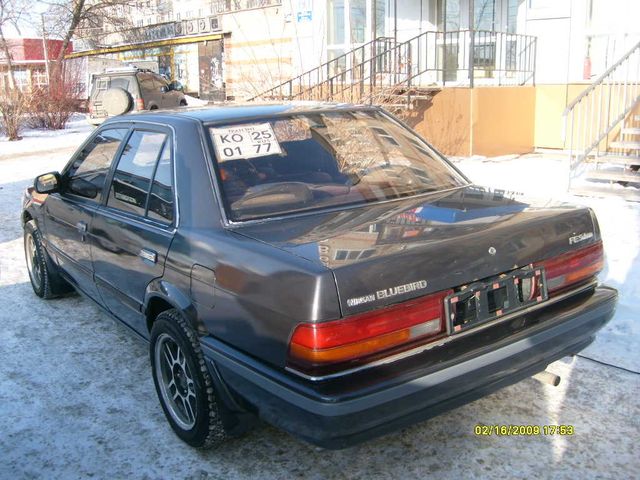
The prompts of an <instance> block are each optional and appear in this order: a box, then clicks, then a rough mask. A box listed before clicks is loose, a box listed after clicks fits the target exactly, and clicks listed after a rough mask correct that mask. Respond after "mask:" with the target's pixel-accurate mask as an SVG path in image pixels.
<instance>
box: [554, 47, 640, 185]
mask: <svg viewBox="0 0 640 480" xmlns="http://www.w3.org/2000/svg"><path fill="white" fill-rule="evenodd" d="M639 102H640V42H638V43H636V44H635V45H634V46H633V47H632V48H631V49H630V50H629V51H628V52H627V53H625V54H624V55H623V56H622V57H621V58H620V59H618V60H617V61H616V62H615V63H614V64H613V65H611V67H609V68H608V69H607V70H606V71H605V72H604V73H603V74H602V75H600V76H599V77H598V78H596V79H595V80H594V81H593V82H592V83H591V85H589V87H587V88H586V89H585V90H584V91H583V92H582V93H580V95H578V96H577V97H576V98H575V99H574V100H573V101H572V102H571V103H569V105H567V108H566V109H565V110H564V112H563V114H562V116H563V140H564V145H565V149H568V151H569V167H570V171H571V176H572V177H574V176H577V175H578V174H579V171H580V170H579V168H578V167H580V165H581V164H582V163H583V162H584V161H585V160H586V159H587V157H588V156H589V155H591V154H592V152H593V151H594V150H596V151H599V150H600V148H601V146H603V144H606V143H608V139H609V135H610V133H611V132H612V131H613V130H614V129H615V128H616V127H618V126H619V125H620V124H621V122H622V121H623V120H624V119H625V118H626V116H627V115H628V114H629V112H630V111H631V110H633V109H634V107H635V106H636V105H637V104H638V103H639Z"/></svg>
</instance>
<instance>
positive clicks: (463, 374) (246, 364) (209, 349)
mask: <svg viewBox="0 0 640 480" xmlns="http://www.w3.org/2000/svg"><path fill="white" fill-rule="evenodd" d="M616 301H617V292H616V291H615V290H613V289H610V288H607V287H599V288H597V289H596V290H595V291H594V293H593V294H592V295H590V296H588V297H586V298H584V299H583V300H581V301H580V302H573V303H571V304H569V305H568V306H565V307H563V308H562V309H560V310H558V309H555V310H554V311H553V312H546V313H542V314H540V316H541V317H544V316H545V315H546V316H549V318H543V319H542V320H543V321H541V322H540V323H539V324H536V325H535V326H533V327H531V328H528V329H526V330H524V331H522V332H520V333H519V334H517V335H514V336H513V338H510V339H509V341H508V342H504V341H503V342H501V343H499V344H496V345H495V348H491V349H489V350H487V349H486V348H485V349H484V350H483V352H482V353H480V354H475V355H474V354H473V352H472V353H471V354H468V355H462V356H461V357H460V358H458V359H456V361H455V362H446V363H445V365H444V366H436V367H435V368H434V366H430V367H428V368H426V369H424V371H421V370H420V369H417V370H415V369H414V370H413V371H412V372H411V373H412V376H411V377H410V378H409V379H407V378H406V376H405V377H402V379H399V378H398V376H396V377H392V378H389V377H388V376H385V375H379V376H378V377H377V376H376V375H377V373H376V371H375V369H372V370H371V371H370V372H368V373H367V376H368V379H367V381H366V382H364V383H363V384H362V386H361V387H360V386H358V388H356V389H355V390H354V389H353V388H351V389H349V391H344V392H341V391H339V390H338V391H336V390H335V389H332V388H327V385H317V384H313V383H312V382H309V381H306V380H303V379H300V378H294V377H292V376H291V375H289V374H286V373H283V372H279V371H276V370H274V369H270V368H268V367H265V366H264V365H263V364H260V363H258V362H256V361H255V360H254V359H251V358H250V357H246V356H243V355H242V354H239V353H238V352H237V351H235V350H232V349H230V348H229V347H228V346H226V345H224V344H221V343H219V342H216V341H215V340H212V339H210V338H207V339H206V340H205V341H203V349H204V352H205V355H206V356H207V358H208V359H209V361H211V362H214V363H215V366H216V368H217V369H218V371H219V372H220V375H221V377H222V379H223V381H224V383H225V384H226V386H227V387H228V389H229V390H230V391H231V392H234V394H235V395H236V396H237V397H239V398H240V400H241V401H242V402H245V403H247V404H249V405H251V407H252V408H253V409H255V410H256V411H257V413H258V414H259V416H260V417H261V418H263V419H264V420H266V421H267V422H269V423H271V424H273V425H275V426H277V427H279V428H282V429H283V430H286V431H288V432H290V433H292V434H294V435H296V436H298V437H301V438H303V439H304V440H307V441H308V442H310V443H313V444H315V445H319V446H322V447H325V448H330V449H338V448H344V447H347V446H349V445H352V444H355V443H358V442H361V441H364V440H368V439H371V438H373V437H375V436H378V435H382V434H385V433H388V432H390V431H394V430H397V429H400V428H403V427H406V426H409V425H412V424H415V423H417V422H420V421H423V420H425V419H427V418H430V417H433V416H436V415H439V414H440V413H442V412H444V411H447V410H450V409H452V408H456V407H458V406H460V405H463V404H465V403H468V402H470V401H473V400H475V399H477V398H480V397H482V396H485V395H487V394H489V393H491V392H494V391H495V390H498V389H500V388H502V387H505V386H507V385H511V384H513V383H516V382H518V381H520V380H522V379H524V378H526V377H529V376H531V375H533V374H535V373H537V372H540V371H542V370H544V369H545V368H546V366H547V365H548V364H549V363H551V362H553V361H555V360H558V359H560V358H562V357H565V356H567V355H573V354H576V353H578V352H579V351H581V350H582V349H584V348H585V347H586V346H587V345H589V344H590V343H591V342H592V341H593V340H594V338H595V334H596V332H597V331H598V330H599V329H600V328H601V327H602V326H603V325H604V324H605V323H607V322H608V321H609V319H610V318H611V317H612V316H613V313H614V311H615V307H616ZM479 350H480V349H479ZM414 360H415V359H414ZM400 377H401V376H400ZM327 392H329V393H327Z"/></svg>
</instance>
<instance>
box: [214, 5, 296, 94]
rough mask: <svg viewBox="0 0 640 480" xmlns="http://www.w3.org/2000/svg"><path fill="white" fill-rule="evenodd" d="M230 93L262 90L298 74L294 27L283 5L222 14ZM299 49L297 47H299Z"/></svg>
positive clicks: (228, 92) (249, 92)
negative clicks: (294, 56) (286, 15)
mask: <svg viewBox="0 0 640 480" xmlns="http://www.w3.org/2000/svg"><path fill="white" fill-rule="evenodd" d="M221 24H222V29H223V30H224V31H225V32H229V33H228V34H227V35H225V41H224V50H225V58H224V66H225V74H226V78H225V82H226V85H227V95H228V96H232V97H235V98H236V99H242V98H246V97H248V96H253V95H257V94H258V93H260V92H262V91H264V90H266V89H268V88H269V87H271V86H274V85H276V84H278V83H280V82H283V81H285V80H287V79H289V78H290V77H291V76H292V75H293V74H294V68H293V54H294V42H293V38H294V33H295V32H294V28H293V25H292V22H291V21H285V15H284V10H283V8H282V6H277V7H269V8H261V9H254V10H248V11H244V12H235V13H231V14H226V15H222V19H221ZM296 50H297V49H296Z"/></svg>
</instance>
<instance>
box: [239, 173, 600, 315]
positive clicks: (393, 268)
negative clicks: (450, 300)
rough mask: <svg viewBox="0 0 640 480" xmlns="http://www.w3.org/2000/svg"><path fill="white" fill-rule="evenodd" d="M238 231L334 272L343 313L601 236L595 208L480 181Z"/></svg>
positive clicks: (554, 253) (528, 260)
mask: <svg viewBox="0 0 640 480" xmlns="http://www.w3.org/2000/svg"><path fill="white" fill-rule="evenodd" d="M236 231H237V232H238V233H241V234H243V235H246V236H248V237H251V238H254V239H256V240H259V241H262V242H266V243H269V244H271V245H274V246H276V247H278V248H281V249H283V250H286V251H289V252H291V253H293V254H295V255H298V256H300V257H303V258H305V259H307V260H309V261H310V262H314V263H320V264H322V265H324V266H325V267H327V268H329V269H331V270H332V271H333V273H334V276H335V281H336V285H337V289H338V295H339V298H340V306H341V311H342V313H343V315H345V316H346V315H351V314H355V313H359V312H363V311H367V310H371V309H374V308H379V307H382V306H385V305H390V304H393V303H397V302H400V301H404V300H408V299H410V298H414V297H418V296H422V295H425V294H427V293H431V292H437V291H441V290H445V289H449V288H452V287H457V286H461V285H465V284H469V283H471V282H475V281H478V280H481V279H485V278H490V277H493V276H496V275H499V274H501V273H503V272H506V271H510V270H513V269H516V268H520V267H524V266H526V265H529V264H531V263H533V262H538V261H541V260H544V259H547V258H551V257H554V256H557V255H559V254H561V253H564V252H566V251H570V250H572V249H576V248H580V247H582V246H586V245H588V244H590V243H592V242H595V241H597V240H599V232H598V230H597V225H596V224H595V222H594V220H593V217H592V215H591V211H590V210H589V209H588V208H575V207H573V206H571V205H567V204H561V203H553V202H535V201H532V200H527V199H525V198H524V197H518V196H516V195H508V194H506V193H505V192H504V191H491V190H486V189H483V188H479V187H474V186H470V187H465V188H462V189H456V190H454V191H449V192H444V193H439V194H433V195H429V196H422V197H420V198H412V199H406V200H400V201H392V202H384V203H380V204H372V205H366V206H362V207H358V208H351V209H346V210H341V211H334V212H323V213H318V214H316V215H304V216H297V217H291V218H287V219H282V220H278V221H270V222H262V223H254V224H247V225H244V226H240V227H238V228H237V230H236Z"/></svg>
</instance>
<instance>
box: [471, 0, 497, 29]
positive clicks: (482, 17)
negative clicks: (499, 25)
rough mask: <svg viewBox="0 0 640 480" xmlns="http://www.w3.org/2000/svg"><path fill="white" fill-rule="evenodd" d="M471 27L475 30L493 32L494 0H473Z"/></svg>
mask: <svg viewBox="0 0 640 480" xmlns="http://www.w3.org/2000/svg"><path fill="white" fill-rule="evenodd" d="M473 7H474V11H473V26H474V28H475V29H476V30H494V23H495V10H496V8H495V7H496V3H495V0H475V2H474V4H473Z"/></svg>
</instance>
